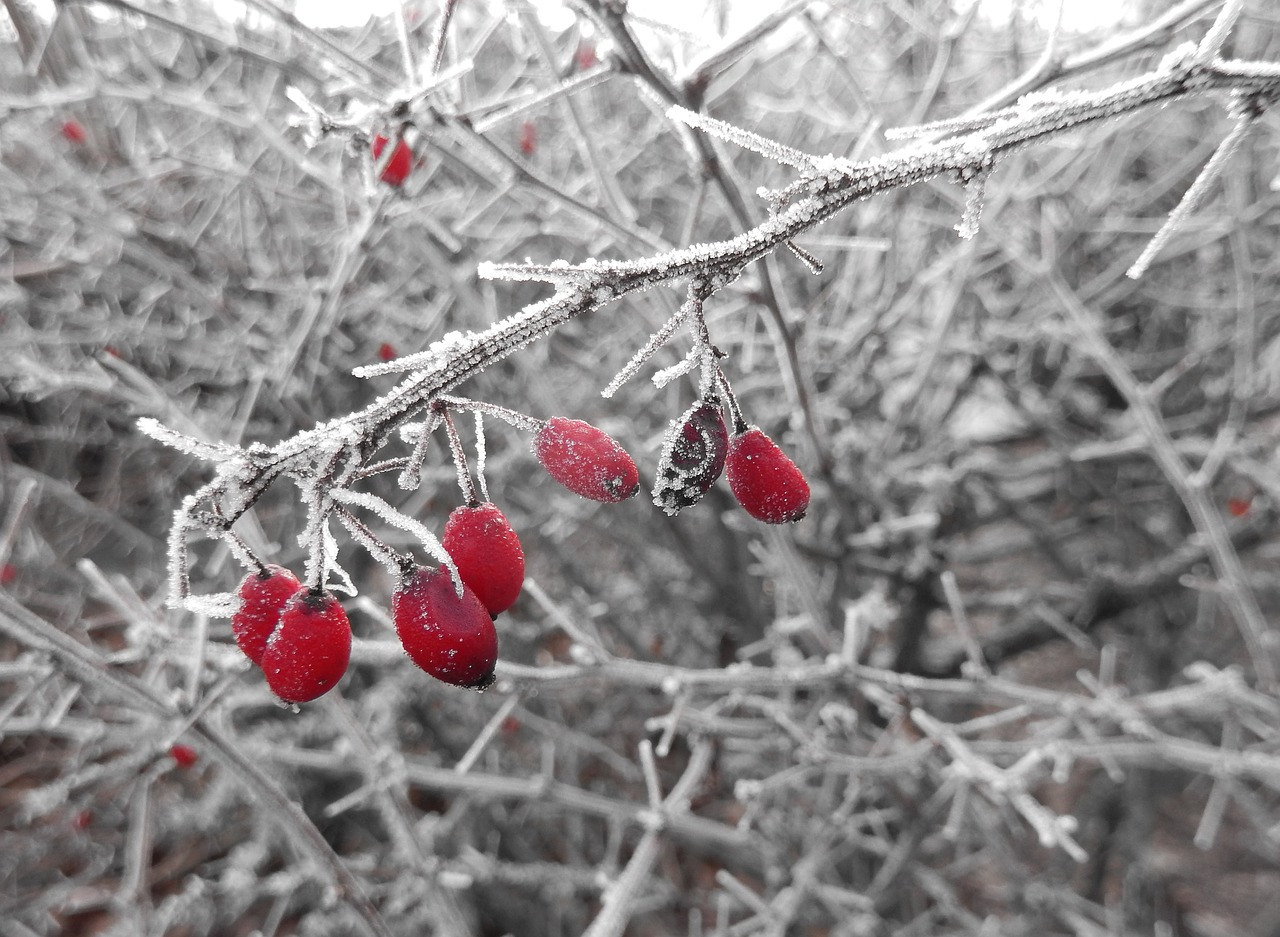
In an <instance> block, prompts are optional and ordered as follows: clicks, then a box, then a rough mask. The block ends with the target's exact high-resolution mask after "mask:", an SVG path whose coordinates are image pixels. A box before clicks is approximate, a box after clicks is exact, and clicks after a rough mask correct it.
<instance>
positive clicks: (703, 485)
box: [653, 398, 729, 516]
mask: <svg viewBox="0 0 1280 937" xmlns="http://www.w3.org/2000/svg"><path fill="white" fill-rule="evenodd" d="M728 449H729V431H728V429H726V428H725V425H724V416H723V415H722V414H721V412H720V402H719V401H718V400H716V399H715V398H708V399H707V400H701V401H698V402H697V403H695V404H694V405H693V406H692V407H690V408H689V409H688V410H686V411H685V412H684V414H683V415H682V416H681V417H680V418H679V419H677V420H674V421H673V422H672V423H671V426H670V427H669V428H668V430H667V435H666V440H665V442H664V443H663V447H662V457H661V458H660V459H659V460H658V471H657V477H656V479H655V481H654V485H653V503H654V504H656V505H657V506H658V507H660V508H662V510H664V511H665V512H666V513H667V514H670V515H672V516H674V515H676V514H679V513H680V511H681V510H682V509H684V508H687V507H690V506H691V505H694V504H697V503H698V502H699V501H701V500H702V497H703V495H705V494H706V493H707V492H708V491H710V490H711V486H712V485H714V484H715V481H716V479H717V478H719V477H720V474H721V473H722V472H723V471H724V460H725V456H726V454H727V452H728Z"/></svg>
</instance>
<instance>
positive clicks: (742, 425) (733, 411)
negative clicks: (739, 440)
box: [714, 364, 748, 436]
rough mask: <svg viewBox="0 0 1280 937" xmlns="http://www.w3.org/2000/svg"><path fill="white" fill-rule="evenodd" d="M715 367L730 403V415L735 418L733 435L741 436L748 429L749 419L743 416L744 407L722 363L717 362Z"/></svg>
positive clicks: (717, 381)
mask: <svg viewBox="0 0 1280 937" xmlns="http://www.w3.org/2000/svg"><path fill="white" fill-rule="evenodd" d="M714 367H715V369H716V383H718V384H719V385H720V389H721V390H722V391H724V399H725V400H726V401H727V402H728V404H729V415H730V416H731V417H732V418H733V435H735V436H741V435H742V434H743V433H745V432H746V431H747V429H748V426H747V421H746V420H744V419H743V418H742V409H741V408H740V407H739V406H738V398H737V397H735V396H734V394H733V388H732V387H730V386H729V378H728V377H727V376H726V375H725V373H724V370H723V369H722V368H721V367H720V365H718V364H717V365H715V366H714Z"/></svg>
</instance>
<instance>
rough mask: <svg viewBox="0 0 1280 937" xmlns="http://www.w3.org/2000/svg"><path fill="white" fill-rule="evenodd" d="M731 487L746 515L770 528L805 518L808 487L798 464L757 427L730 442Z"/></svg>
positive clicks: (807, 504)
mask: <svg viewBox="0 0 1280 937" xmlns="http://www.w3.org/2000/svg"><path fill="white" fill-rule="evenodd" d="M725 466H726V468H727V469H728V474H729V487H730V488H732V489H733V496H734V497H735V498H737V499H738V503H739V504H741V505H742V506H743V508H745V509H746V512H747V513H748V514H750V515H751V516H752V517H754V518H755V519H756V520H760V521H764V522H765V523H767V524H784V523H786V522H787V521H798V520H800V518H802V517H804V512H805V510H806V509H807V508H808V507H809V483H808V482H807V481H805V480H804V475H802V474H801V473H800V469H798V468H796V464H795V463H794V462H792V461H791V460H790V459H788V458H787V456H786V454H785V453H784V452H783V451H782V450H781V449H779V448H778V446H777V444H776V443H775V442H774V441H773V440H772V439H770V438H769V437H768V436H766V435H765V434H764V433H762V432H761V431H760V430H759V429H758V428H757V427H754V426H753V427H751V428H750V429H748V430H747V431H746V432H745V433H741V434H739V435H736V436H734V437H733V438H732V439H731V440H729V456H728V459H727V460H726V462H725Z"/></svg>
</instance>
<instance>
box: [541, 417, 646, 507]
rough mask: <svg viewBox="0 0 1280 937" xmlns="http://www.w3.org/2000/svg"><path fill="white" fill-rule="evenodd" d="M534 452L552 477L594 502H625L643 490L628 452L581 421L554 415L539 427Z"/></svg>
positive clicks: (599, 431)
mask: <svg viewBox="0 0 1280 937" xmlns="http://www.w3.org/2000/svg"><path fill="white" fill-rule="evenodd" d="M533 452H534V455H536V456H537V457H538V461H539V462H541V463H542V467H543V468H544V469H546V470H547V472H548V473H549V474H550V475H551V477H552V478H554V479H555V480H556V481H558V482H559V483H560V484H562V485H564V486H565V487H566V488H568V489H569V490H570V491H572V492H573V493H574V494H578V495H581V496H582V497H584V498H590V499H591V500H592V501H605V502H615V501H625V500H626V499H627V498H630V497H631V496H632V495H634V494H635V493H636V492H637V491H639V490H640V473H639V472H638V471H636V464H635V462H633V461H632V460H631V456H629V455H627V451H626V450H625V449H623V448H622V447H621V446H619V445H618V444H617V442H615V441H614V438H613V437H612V436H610V435H609V434H608V433H606V432H604V431H603V430H599V429H596V428H595V427H594V426H592V425H591V424H590V423H584V422H583V421H582V420H571V419H569V418H567V417H563V416H553V417H552V418H551V419H549V420H547V422H546V423H544V424H543V425H542V428H541V429H540V430H538V435H537V436H536V437H535V438H534V440H533Z"/></svg>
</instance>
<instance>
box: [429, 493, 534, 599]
mask: <svg viewBox="0 0 1280 937" xmlns="http://www.w3.org/2000/svg"><path fill="white" fill-rule="evenodd" d="M440 542H441V544H443V545H444V548H445V549H446V550H447V551H449V555H450V556H451V557H453V561H454V562H455V563H456V564H458V575H459V576H461V577H462V581H463V582H464V583H466V585H467V586H468V587H469V588H470V589H471V591H472V592H474V593H475V594H476V597H477V598H479V599H480V601H481V602H482V603H483V604H484V607H485V608H487V609H488V610H489V614H491V615H497V614H498V613H499V612H505V611H506V610H507V609H509V608H510V607H511V606H512V605H514V604H515V601H516V598H517V597H518V596H519V595H520V586H521V585H522V584H523V583H524V550H522V549H521V548H520V538H518V537H517V536H516V532H515V531H514V530H512V528H511V524H510V523H508V521H507V519H506V517H505V516H504V515H503V513H502V512H501V511H499V510H498V507H497V505H495V504H479V505H476V506H474V507H472V506H470V505H463V506H461V507H457V508H454V509H453V513H452V514H450V515H449V520H448V521H446V522H445V525H444V537H442V538H441V540H440Z"/></svg>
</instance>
